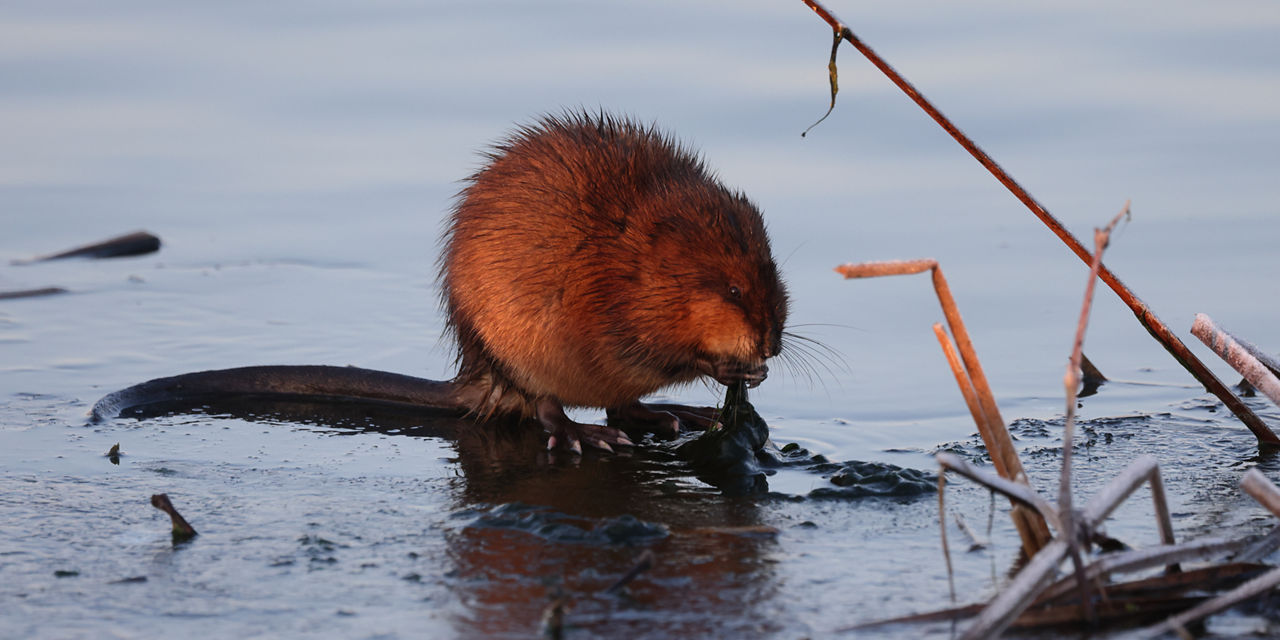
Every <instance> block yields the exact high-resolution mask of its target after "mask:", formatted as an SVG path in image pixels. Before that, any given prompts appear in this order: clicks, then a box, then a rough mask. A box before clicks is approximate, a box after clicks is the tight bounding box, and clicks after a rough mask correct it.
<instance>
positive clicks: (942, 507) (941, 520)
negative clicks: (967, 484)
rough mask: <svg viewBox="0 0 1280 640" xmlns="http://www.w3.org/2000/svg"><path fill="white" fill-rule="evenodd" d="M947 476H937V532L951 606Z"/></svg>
mask: <svg viewBox="0 0 1280 640" xmlns="http://www.w3.org/2000/svg"><path fill="white" fill-rule="evenodd" d="M946 496H947V474H945V473H939V474H938V531H939V537H941V538H942V557H943V559H945V560H946V561H947V590H948V591H949V592H950V593H951V604H955V603H956V578H955V572H954V571H953V570H952V568H951V547H950V545H948V544H947V499H946Z"/></svg>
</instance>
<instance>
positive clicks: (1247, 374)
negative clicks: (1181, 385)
mask: <svg viewBox="0 0 1280 640" xmlns="http://www.w3.org/2000/svg"><path fill="white" fill-rule="evenodd" d="M1191 333H1192V335H1194V336H1195V337H1197V338H1200V341H1201V342H1203V343H1204V344H1205V346H1206V347H1209V348H1210V349H1213V351H1214V353H1216V354H1218V356H1220V357H1221V358H1222V359H1223V360H1226V361H1227V364H1229V365H1231V368H1232V369H1235V370H1236V371H1237V372H1239V373H1240V375H1242V376H1244V379H1245V380H1248V381H1249V384H1251V385H1253V388H1255V389H1257V390H1258V391H1261V392H1262V393H1263V395H1265V396H1267V397H1268V398H1271V401H1272V402H1274V403H1276V404H1277V405H1280V379H1277V378H1276V376H1275V374H1273V373H1271V370H1270V367H1268V366H1267V364H1266V363H1265V362H1263V361H1262V360H1260V359H1259V358H1258V357H1256V356H1255V355H1254V354H1253V353H1251V350H1250V349H1249V347H1246V346H1244V344H1241V342H1242V341H1239V340H1237V339H1236V338H1235V336H1232V335H1231V334H1230V333H1228V332H1227V330H1226V329H1223V328H1221V327H1219V326H1218V325H1217V324H1215V323H1214V322H1213V318H1210V317H1209V316H1207V315H1205V314H1203V313H1197V314H1196V320H1195V323H1193V324H1192V325H1191ZM1249 346H1250V347H1252V346H1253V345H1249ZM1253 350H1255V351H1256V350H1257V347H1253Z"/></svg>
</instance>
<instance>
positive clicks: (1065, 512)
mask: <svg viewBox="0 0 1280 640" xmlns="http://www.w3.org/2000/svg"><path fill="white" fill-rule="evenodd" d="M1128 214H1129V203H1128V202H1126V203H1124V209H1122V210H1121V211H1120V213H1118V214H1116V216H1115V217H1114V218H1112V219H1111V223H1110V224H1108V225H1107V226H1106V227H1105V228H1103V229H1094V231H1093V243H1094V249H1093V260H1092V262H1091V263H1090V265H1089V281H1088V282H1087V283H1085V287H1084V302H1083V303H1081V305H1080V320H1079V321H1078V322H1077V323H1076V336H1075V340H1074V341H1073V342H1072V346H1071V360H1070V361H1069V362H1068V363H1067V373H1066V375H1065V376H1063V385H1064V386H1065V387H1066V395H1067V416H1066V419H1065V421H1064V425H1063V426H1064V428H1063V431H1062V475H1061V477H1060V478H1059V481H1058V510H1059V514H1060V515H1061V517H1062V521H1063V526H1064V527H1066V530H1067V532H1068V533H1067V535H1066V536H1065V538H1066V540H1067V547H1068V551H1069V554H1070V556H1071V564H1072V565H1073V566H1074V567H1075V574H1076V583H1077V586H1078V587H1079V589H1080V607H1081V609H1083V612H1084V618H1085V620H1088V621H1089V623H1090V624H1094V623H1095V622H1096V621H1097V614H1096V613H1095V612H1094V607H1093V593H1092V591H1091V589H1090V586H1089V580H1088V579H1087V578H1085V573H1084V560H1083V559H1082V558H1081V551H1080V542H1081V536H1079V535H1076V534H1077V531H1076V528H1075V526H1076V514H1075V510H1074V508H1073V507H1072V505H1071V453H1072V447H1074V446H1075V425H1076V390H1077V389H1079V388H1080V367H1081V364H1080V361H1081V360H1082V359H1083V358H1084V355H1083V350H1084V334H1085V331H1086V330H1087V329H1088V327H1089V314H1090V312H1091V311H1092V310H1093V291H1094V288H1095V286H1094V285H1095V284H1096V283H1097V281H1098V269H1100V268H1101V267H1102V252H1103V251H1104V250H1105V249H1106V248H1107V244H1108V242H1109V241H1110V239H1111V230H1112V229H1114V228H1115V226H1116V223H1118V222H1120V218H1121V217H1124V216H1127V215H1128Z"/></svg>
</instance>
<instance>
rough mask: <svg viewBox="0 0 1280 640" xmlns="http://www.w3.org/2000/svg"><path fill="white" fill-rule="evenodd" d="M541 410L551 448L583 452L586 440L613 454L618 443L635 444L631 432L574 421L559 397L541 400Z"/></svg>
mask: <svg viewBox="0 0 1280 640" xmlns="http://www.w3.org/2000/svg"><path fill="white" fill-rule="evenodd" d="M537 411H538V414H537V417H538V422H539V423H540V424H541V425H542V428H543V429H545V430H546V431H547V433H549V434H550V436H549V437H548V438H547V450H548V451H550V450H552V449H555V448H557V447H561V448H564V449H568V450H569V451H572V452H573V453H577V454H581V453H582V444H583V443H586V445H587V446H589V447H595V448H596V449H601V450H603V451H608V452H610V453H613V448H614V447H615V446H617V445H622V446H627V447H633V446H635V444H634V443H632V442H631V439H630V438H628V437H627V434H625V433H623V432H622V431H621V430H619V429H615V428H613V427H605V426H601V425H598V424H583V423H581V422H574V421H573V420H570V419H569V416H566V415H565V413H564V407H562V406H560V403H559V402H556V401H555V400H551V399H543V400H541V401H540V402H539V403H538V409H537Z"/></svg>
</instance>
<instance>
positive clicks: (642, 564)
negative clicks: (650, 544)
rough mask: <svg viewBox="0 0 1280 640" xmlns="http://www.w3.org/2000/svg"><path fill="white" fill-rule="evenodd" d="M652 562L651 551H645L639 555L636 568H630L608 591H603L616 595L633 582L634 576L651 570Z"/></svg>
mask: <svg viewBox="0 0 1280 640" xmlns="http://www.w3.org/2000/svg"><path fill="white" fill-rule="evenodd" d="M654 561H655V559H654V556H653V551H652V550H650V549H645V550H644V552H643V553H641V554H640V558H639V559H638V560H636V566H634V567H631V570H630V571H628V572H626V573H625V574H623V576H622V577H621V578H618V581H617V582H615V583H613V585H612V586H610V587H609V588H608V589H605V590H604V592H605V593H617V592H618V591H620V590H621V589H622V588H623V587H625V586H627V584H628V583H630V582H631V581H632V580H635V579H636V576H638V575H640V574H642V573H644V572H646V571H648V570H649V569H652V568H653V563H654Z"/></svg>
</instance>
